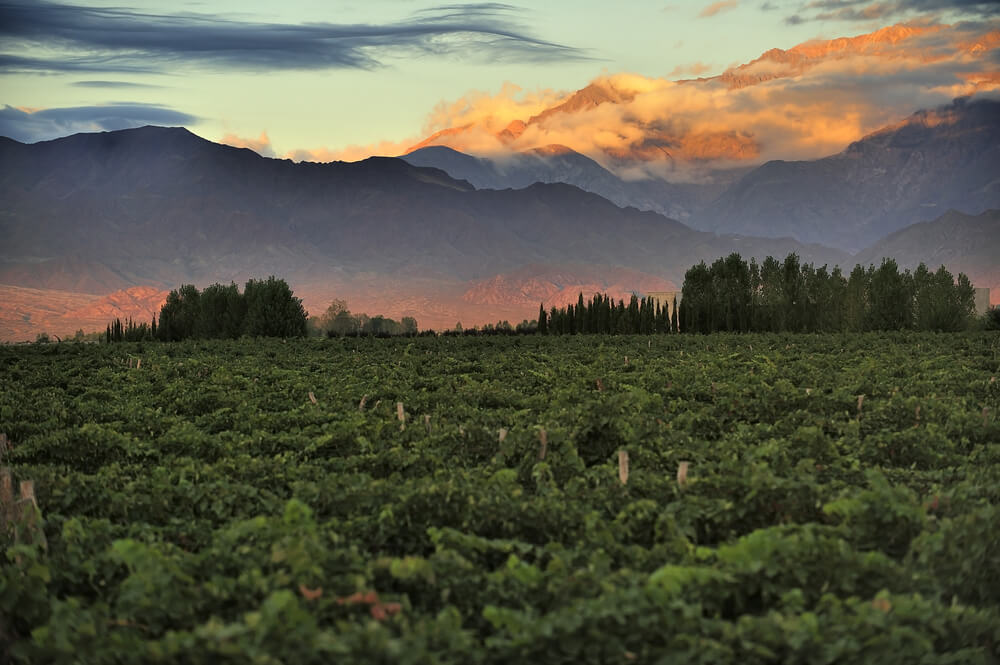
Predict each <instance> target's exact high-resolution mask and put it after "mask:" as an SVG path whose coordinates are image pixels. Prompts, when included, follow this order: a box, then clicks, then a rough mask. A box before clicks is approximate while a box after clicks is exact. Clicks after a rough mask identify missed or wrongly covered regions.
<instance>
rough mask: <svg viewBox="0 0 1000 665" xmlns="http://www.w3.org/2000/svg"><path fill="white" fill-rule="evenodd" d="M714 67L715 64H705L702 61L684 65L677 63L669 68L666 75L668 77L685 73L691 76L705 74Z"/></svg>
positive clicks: (675, 76)
mask: <svg viewBox="0 0 1000 665" xmlns="http://www.w3.org/2000/svg"><path fill="white" fill-rule="evenodd" d="M715 68H716V66H715V65H710V64H706V63H704V62H691V63H688V64H686V65H677V66H676V67H674V68H673V69H672V70H670V74H668V76H669V77H670V78H677V77H678V76H683V75H685V74H688V75H691V76H701V75H702V74H706V73H708V72H710V71H712V70H713V69H715Z"/></svg>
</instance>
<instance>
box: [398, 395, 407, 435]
mask: <svg viewBox="0 0 1000 665" xmlns="http://www.w3.org/2000/svg"><path fill="white" fill-rule="evenodd" d="M396 417H397V418H399V431H400V432H402V431H403V430H404V429H406V413H404V412H403V403H402V402H396Z"/></svg>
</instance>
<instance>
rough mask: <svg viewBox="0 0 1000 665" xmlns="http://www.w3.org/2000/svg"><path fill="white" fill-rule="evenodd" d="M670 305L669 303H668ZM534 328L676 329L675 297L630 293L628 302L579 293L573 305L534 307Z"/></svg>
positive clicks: (555, 331) (557, 331)
mask: <svg viewBox="0 0 1000 665" xmlns="http://www.w3.org/2000/svg"><path fill="white" fill-rule="evenodd" d="M671 305H672V306H671ZM537 331H538V332H539V333H540V334H543V335H546V334H548V335H572V334H580V333H583V334H588V333H596V334H605V335H610V334H618V335H630V334H643V335H647V334H652V333H670V332H674V333H675V332H678V319H677V301H676V299H675V300H674V302H673V303H672V304H671V303H662V304H661V303H660V302H659V301H658V300H654V299H653V298H649V297H647V298H639V296H637V295H635V294H634V293H633V294H632V297H631V298H630V299H629V302H628V304H627V305H626V304H625V301H624V300H623V299H620V298H619V300H618V302H617V303H616V302H615V301H614V300H613V299H612V298H610V297H609V296H608V295H607V294H604V293H597V294H594V296H593V297H591V299H590V300H589V301H585V300H584V299H583V294H582V293H581V294H580V296H579V298H577V301H576V305H572V304H570V305H566V306H565V307H552V308H551V309H550V310H549V311H548V312H546V311H545V305H544V303H543V304H542V305H539V307H538V322H537Z"/></svg>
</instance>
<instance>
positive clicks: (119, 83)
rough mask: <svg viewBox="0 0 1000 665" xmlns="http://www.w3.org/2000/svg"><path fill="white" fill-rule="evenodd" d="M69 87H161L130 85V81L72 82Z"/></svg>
mask: <svg viewBox="0 0 1000 665" xmlns="http://www.w3.org/2000/svg"><path fill="white" fill-rule="evenodd" d="M70 85H72V86H75V87H77V88H160V87H162V86H159V85H152V84H149V83H132V82H131V81H73V82H72V83H70Z"/></svg>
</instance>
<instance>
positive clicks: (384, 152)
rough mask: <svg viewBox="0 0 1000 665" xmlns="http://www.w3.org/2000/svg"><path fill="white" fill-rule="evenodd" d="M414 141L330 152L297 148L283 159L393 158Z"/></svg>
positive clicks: (329, 160) (358, 146) (300, 160)
mask: <svg viewBox="0 0 1000 665" xmlns="http://www.w3.org/2000/svg"><path fill="white" fill-rule="evenodd" d="M415 140H416V139H410V140H406V141H402V142H395V141H380V142H378V143H372V144H370V145H349V146H347V147H346V148H338V149H335V150H331V149H329V148H312V149H305V148H299V149H297V150H290V151H288V152H287V153H285V159H292V160H295V161H297V162H337V161H341V162H356V161H358V160H361V159H367V158H368V157H371V156H373V155H378V156H382V157H395V156H397V155H401V154H403V153H404V152H405V150H406V148H407V147H408V146H410V145H412V144H413V142H414V141H415Z"/></svg>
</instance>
